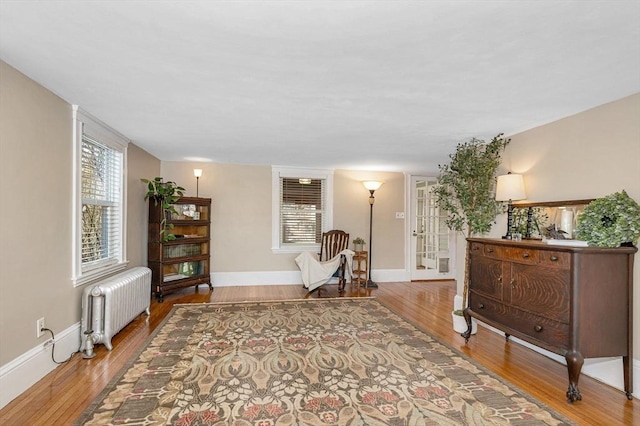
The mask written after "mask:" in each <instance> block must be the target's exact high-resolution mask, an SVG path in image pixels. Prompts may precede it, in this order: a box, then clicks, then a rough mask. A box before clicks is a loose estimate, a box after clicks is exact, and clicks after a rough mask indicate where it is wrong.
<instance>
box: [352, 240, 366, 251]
mask: <svg viewBox="0 0 640 426" xmlns="http://www.w3.org/2000/svg"><path fill="white" fill-rule="evenodd" d="M365 244H366V243H365V242H364V240H363V239H362V238H360V237H356V238H354V240H353V248H354V251H362V250H363V248H364V245H365Z"/></svg>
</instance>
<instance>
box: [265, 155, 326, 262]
mask: <svg viewBox="0 0 640 426" xmlns="http://www.w3.org/2000/svg"><path fill="white" fill-rule="evenodd" d="M272 171H273V173H272V175H273V188H274V190H273V247H272V248H273V250H275V251H283V252H291V251H302V250H314V249H316V248H317V247H319V244H320V241H321V238H322V232H324V231H326V230H328V229H330V228H331V224H332V222H333V219H332V216H333V209H332V206H333V200H332V198H333V197H332V187H333V174H332V172H330V171H325V170H309V169H293V168H284V167H274V168H273V169H272Z"/></svg>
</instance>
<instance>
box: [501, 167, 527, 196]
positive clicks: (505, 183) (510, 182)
mask: <svg viewBox="0 0 640 426" xmlns="http://www.w3.org/2000/svg"><path fill="white" fill-rule="evenodd" d="M525 198H527V196H526V195H525V193H524V179H523V178H522V175H518V174H513V173H509V174H506V175H502V176H498V184H497V186H496V201H513V200H524V199H525Z"/></svg>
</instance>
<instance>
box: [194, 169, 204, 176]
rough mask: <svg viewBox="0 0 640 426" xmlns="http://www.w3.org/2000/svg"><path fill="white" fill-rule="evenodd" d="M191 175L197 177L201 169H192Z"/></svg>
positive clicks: (200, 173) (200, 174)
mask: <svg viewBox="0 0 640 426" xmlns="http://www.w3.org/2000/svg"><path fill="white" fill-rule="evenodd" d="M193 175H194V176H195V177H198V178H199V177H200V176H202V169H193Z"/></svg>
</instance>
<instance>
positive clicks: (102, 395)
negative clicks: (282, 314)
mask: <svg viewBox="0 0 640 426" xmlns="http://www.w3.org/2000/svg"><path fill="white" fill-rule="evenodd" d="M343 300H350V301H360V300H363V301H364V300H366V301H372V302H376V303H378V304H379V305H381V306H382V307H384V308H386V309H388V310H389V311H390V312H391V313H393V314H394V315H396V316H397V317H399V318H401V319H402V320H403V321H406V322H407V323H408V324H410V325H411V326H412V327H415V328H416V329H417V330H419V331H420V332H422V333H424V334H426V335H427V336H429V337H430V338H432V339H433V340H435V341H436V342H438V343H439V344H441V345H443V346H445V347H446V348H448V349H449V350H451V351H452V352H453V353H455V354H456V355H458V356H460V357H461V358H463V359H466V360H467V361H468V362H471V363H472V364H473V365H474V366H475V367H476V368H478V369H479V370H481V371H482V372H484V373H485V374H487V375H489V376H490V377H492V378H494V379H495V380H497V381H499V382H500V383H502V384H503V385H505V386H507V387H510V388H511V389H512V390H513V391H515V392H518V393H520V394H522V395H523V396H525V397H526V398H529V399H530V400H531V401H532V402H534V403H536V404H538V405H539V406H540V407H541V408H544V409H545V410H548V411H550V412H552V413H554V414H555V415H556V416H557V417H558V419H559V420H561V421H563V422H565V423H567V424H568V425H576V426H577V425H578V423H576V422H574V421H573V420H571V419H569V418H568V417H566V416H565V415H564V414H562V413H560V412H559V411H558V410H556V409H555V408H552V407H550V406H549V405H547V404H545V403H544V402H542V401H540V400H539V399H537V398H536V397H534V396H533V395H531V394H530V393H529V392H526V391H524V390H523V389H522V388H520V387H519V386H516V385H515V384H513V383H511V382H510V381H508V380H506V379H504V378H503V377H501V376H500V375H498V374H497V373H494V372H493V371H491V370H489V369H488V368H486V367H485V366H483V365H482V364H480V363H479V362H478V361H476V360H474V359H472V358H470V357H469V356H467V355H465V354H464V353H462V352H461V351H460V350H459V349H457V348H455V347H453V346H452V345H451V344H449V343H447V342H444V341H443V340H442V339H440V338H438V337H436V336H435V335H433V333H432V332H430V331H428V330H426V329H425V328H424V327H423V326H421V325H418V324H417V323H416V322H414V321H412V320H410V319H408V318H406V317H405V316H403V315H400V314H399V313H398V312H397V311H396V310H395V309H394V308H392V307H391V306H389V305H388V304H387V303H384V302H382V301H381V300H379V299H378V298H376V297H375V296H364V297H327V298H314V299H310V298H298V299H281V300H278V299H273V300H244V301H237V302H202V303H176V304H174V305H173V306H172V308H171V310H170V311H169V313H168V314H167V315H166V316H165V317H164V319H163V320H162V321H161V322H160V324H158V326H157V327H156V328H155V330H153V332H152V333H151V334H150V335H149V336H148V337H147V338H146V339H145V341H144V342H143V344H142V345H141V346H140V348H139V349H138V350H137V351H136V352H135V353H134V354H133V355H132V356H131V357H130V358H129V359H128V360H127V361H126V363H125V365H124V366H123V367H122V368H121V369H120V371H118V373H117V374H116V375H115V376H114V377H113V378H112V379H111V380H110V381H109V383H107V385H105V387H104V389H103V390H102V391H101V392H100V393H99V394H98V395H97V396H96V397H94V400H93V402H92V403H91V404H90V405H89V406H87V408H85V409H84V411H83V412H82V414H81V415H80V416H79V417H78V419H76V421H75V422H74V423H73V425H74V426H82V425H84V423H86V422H87V421H88V420H89V419H90V418H91V415H92V413H93V411H94V410H95V409H96V408H97V407H98V405H99V404H100V403H101V402H102V400H103V399H104V398H105V397H106V396H107V395H108V394H109V393H110V392H111V391H112V386H114V385H115V384H116V383H118V381H120V379H122V377H123V376H124V375H125V374H126V373H127V371H129V369H130V368H131V367H132V365H133V364H135V362H136V361H137V359H138V357H140V355H141V354H142V353H143V352H144V351H145V349H146V348H147V347H148V346H149V344H151V342H152V341H153V339H155V338H156V337H157V335H158V334H159V333H160V331H161V330H162V328H163V327H164V326H165V325H166V324H167V323H168V322H169V320H170V319H171V317H172V316H173V315H174V313H175V311H176V310H177V309H179V308H182V307H185V306H204V305H213V306H215V305H242V304H265V303H295V302H326V303H332V302H335V301H343Z"/></svg>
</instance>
